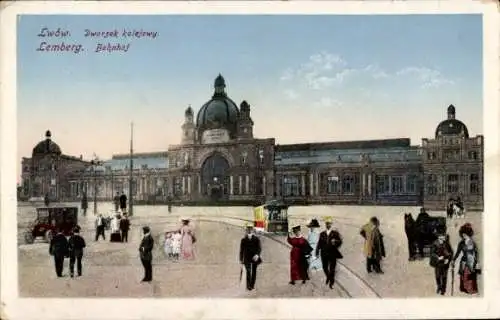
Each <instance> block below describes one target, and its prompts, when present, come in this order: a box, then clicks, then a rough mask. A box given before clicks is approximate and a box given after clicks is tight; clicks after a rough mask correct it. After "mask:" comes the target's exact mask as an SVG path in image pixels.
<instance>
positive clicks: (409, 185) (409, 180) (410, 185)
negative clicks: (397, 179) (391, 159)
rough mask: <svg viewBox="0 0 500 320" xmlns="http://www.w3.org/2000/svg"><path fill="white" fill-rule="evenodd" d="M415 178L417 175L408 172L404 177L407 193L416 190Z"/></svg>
mask: <svg viewBox="0 0 500 320" xmlns="http://www.w3.org/2000/svg"><path fill="white" fill-rule="evenodd" d="M417 179H418V177H417V176H416V175H414V174H410V175H408V176H407V177H406V192H408V193H416V192H417Z"/></svg>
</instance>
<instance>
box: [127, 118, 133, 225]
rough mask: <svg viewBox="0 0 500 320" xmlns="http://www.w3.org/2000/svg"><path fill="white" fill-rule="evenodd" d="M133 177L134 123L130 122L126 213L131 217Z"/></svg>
mask: <svg viewBox="0 0 500 320" xmlns="http://www.w3.org/2000/svg"><path fill="white" fill-rule="evenodd" d="M133 179H134V123H131V124H130V172H129V181H128V186H129V187H128V199H129V200H128V215H129V216H130V217H131V216H132V215H133V214H134V201H133V198H132V197H133V193H132V187H133V182H134V181H133Z"/></svg>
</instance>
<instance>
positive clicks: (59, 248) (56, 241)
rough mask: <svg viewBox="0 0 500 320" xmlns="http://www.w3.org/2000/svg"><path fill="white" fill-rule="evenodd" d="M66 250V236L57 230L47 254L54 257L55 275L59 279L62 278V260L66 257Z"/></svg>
mask: <svg viewBox="0 0 500 320" xmlns="http://www.w3.org/2000/svg"><path fill="white" fill-rule="evenodd" d="M68 249H69V248H68V240H67V239H66V236H65V235H64V234H63V233H62V231H61V230H60V229H58V230H57V233H56V235H55V236H54V237H53V238H52V240H50V246H49V253H50V255H52V256H54V263H55V267H56V274H57V276H58V277H59V278H60V277H62V276H63V275H62V273H63V267H64V258H66V256H67V255H68Z"/></svg>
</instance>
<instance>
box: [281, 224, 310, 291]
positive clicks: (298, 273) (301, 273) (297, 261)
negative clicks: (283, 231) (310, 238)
mask: <svg viewBox="0 0 500 320" xmlns="http://www.w3.org/2000/svg"><path fill="white" fill-rule="evenodd" d="M287 241H288V243H289V244H290V245H291V246H292V250H291V251H290V282H289V283H290V284H291V285H294V284H295V281H298V280H302V283H306V281H307V280H309V274H308V269H309V261H308V259H309V257H310V256H311V252H312V250H313V248H312V247H311V246H310V245H309V243H308V242H307V240H306V239H305V238H304V237H303V236H302V234H301V233H300V226H296V227H293V228H292V235H288V238H287Z"/></svg>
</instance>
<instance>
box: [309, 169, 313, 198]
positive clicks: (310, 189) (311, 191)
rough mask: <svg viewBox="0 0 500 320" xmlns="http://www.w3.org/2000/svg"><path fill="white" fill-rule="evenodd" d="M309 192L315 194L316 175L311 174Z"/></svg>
mask: <svg viewBox="0 0 500 320" xmlns="http://www.w3.org/2000/svg"><path fill="white" fill-rule="evenodd" d="M309 194H310V195H311V196H314V175H313V174H312V173H311V174H309Z"/></svg>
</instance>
